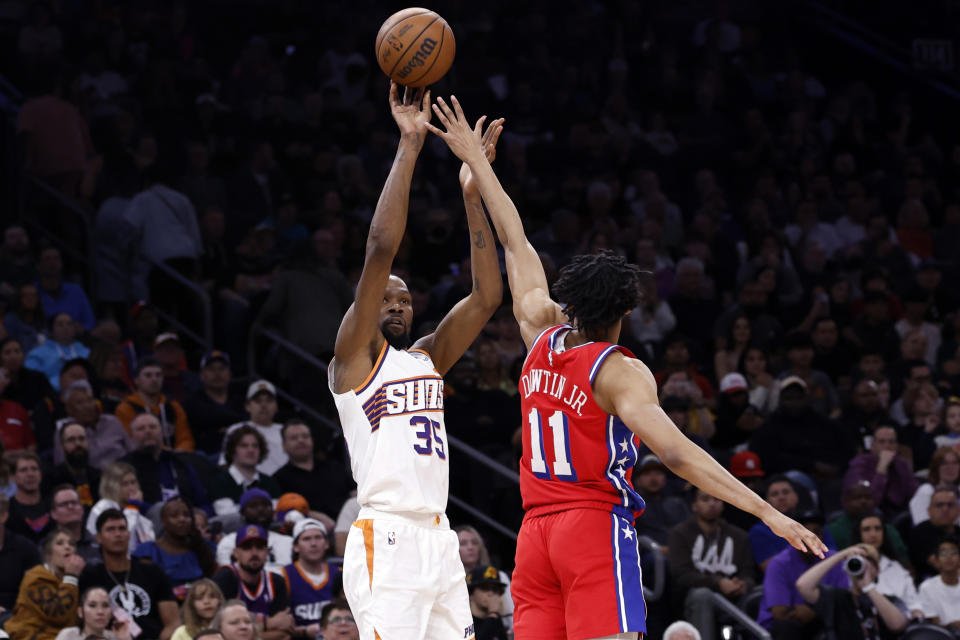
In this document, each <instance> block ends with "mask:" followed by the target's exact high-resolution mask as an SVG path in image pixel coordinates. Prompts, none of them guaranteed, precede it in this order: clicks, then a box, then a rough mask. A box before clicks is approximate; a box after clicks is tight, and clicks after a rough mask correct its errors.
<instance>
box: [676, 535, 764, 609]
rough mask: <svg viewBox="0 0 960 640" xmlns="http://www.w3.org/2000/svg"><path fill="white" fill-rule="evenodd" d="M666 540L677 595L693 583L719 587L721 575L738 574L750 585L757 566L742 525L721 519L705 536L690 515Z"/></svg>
mask: <svg viewBox="0 0 960 640" xmlns="http://www.w3.org/2000/svg"><path fill="white" fill-rule="evenodd" d="M669 540H670V557H669V561H670V576H671V577H672V578H673V584H674V587H675V588H676V589H677V591H678V595H680V597H684V596H685V595H686V593H687V591H689V590H690V589H694V588H696V587H707V588H708V589H713V590H714V591H719V590H720V579H721V578H740V579H741V580H743V581H744V582H746V583H747V589H748V590H749V589H751V588H753V585H754V584H755V574H756V566H755V565H754V563H753V554H752V553H751V552H750V539H749V538H748V537H747V532H746V531H744V530H743V529H739V528H737V527H735V526H733V525H732V524H728V523H727V521H726V520H723V519H720V520H719V522H718V525H717V532H716V534H715V535H714V536H712V537H711V538H709V539H708V538H707V537H706V536H705V535H704V533H703V531H702V530H701V529H700V526H699V525H698V524H697V519H696V517H695V516H693V517H691V518H690V519H689V520H687V521H686V522H682V523H680V524H678V525H677V526H675V527H674V528H673V529H671V530H670V538H669Z"/></svg>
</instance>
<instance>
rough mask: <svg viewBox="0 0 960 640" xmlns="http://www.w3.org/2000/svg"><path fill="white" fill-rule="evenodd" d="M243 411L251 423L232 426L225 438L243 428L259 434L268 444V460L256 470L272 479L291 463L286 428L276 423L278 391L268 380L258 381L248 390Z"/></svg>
mask: <svg viewBox="0 0 960 640" xmlns="http://www.w3.org/2000/svg"><path fill="white" fill-rule="evenodd" d="M244 408H245V409H246V410H247V414H248V415H249V416H250V417H249V419H248V420H246V421H244V422H238V423H236V424H233V425H230V427H228V428H227V433H226V435H227V437H229V436H230V432H231V431H234V430H236V429H239V428H240V427H242V426H243V425H248V426H251V427H253V428H254V429H256V430H257V431H259V432H260V434H261V435H262V436H263V439H264V440H265V441H266V443H267V456H266V457H265V458H264V459H263V460H262V461H261V462H260V464H258V465H257V470H258V471H259V472H260V473H262V474H265V475H268V476H272V475H273V474H275V473H276V472H277V470H278V469H280V467H282V466H283V465H285V464H287V461H288V460H289V458H288V457H287V454H286V452H285V451H284V450H283V425H282V424H280V423H279V422H274V418H275V417H276V415H277V388H276V387H275V386H273V383H271V382H269V381H268V380H257V381H256V382H253V383H251V384H250V386H249V387H248V388H247V403H246V405H244ZM224 462H226V457H225V456H224V455H223V454H221V455H220V464H223V463H224Z"/></svg>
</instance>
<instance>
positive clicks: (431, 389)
mask: <svg viewBox="0 0 960 640" xmlns="http://www.w3.org/2000/svg"><path fill="white" fill-rule="evenodd" d="M385 391H386V400H387V413H388V414H390V415H396V414H398V413H410V412H411V411H424V410H431V409H436V410H440V411H442V410H443V379H442V378H438V377H425V378H413V379H411V380H399V381H397V382H391V383H388V384H387V385H386V390H385Z"/></svg>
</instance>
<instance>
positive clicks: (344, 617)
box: [320, 598, 360, 640]
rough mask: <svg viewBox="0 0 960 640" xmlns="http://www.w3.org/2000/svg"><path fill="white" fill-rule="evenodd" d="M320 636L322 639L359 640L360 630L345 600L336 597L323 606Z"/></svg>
mask: <svg viewBox="0 0 960 640" xmlns="http://www.w3.org/2000/svg"><path fill="white" fill-rule="evenodd" d="M320 636H321V637H322V638H323V640H360V630H359V629H358V628H357V622H356V620H354V619H353V613H351V612H350V605H349V604H347V601H346V600H344V599H342V598H336V599H334V600H331V601H330V602H329V603H328V604H327V605H326V606H325V607H324V608H323V613H322V614H320Z"/></svg>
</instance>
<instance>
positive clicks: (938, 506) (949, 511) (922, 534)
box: [907, 485, 960, 580]
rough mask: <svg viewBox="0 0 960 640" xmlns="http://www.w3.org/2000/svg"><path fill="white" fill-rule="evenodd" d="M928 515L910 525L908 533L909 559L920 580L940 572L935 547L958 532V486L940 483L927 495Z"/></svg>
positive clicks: (959, 509)
mask: <svg viewBox="0 0 960 640" xmlns="http://www.w3.org/2000/svg"><path fill="white" fill-rule="evenodd" d="M927 514H928V515H929V516H930V517H929V519H928V520H926V521H925V522H921V523H920V524H918V525H917V526H915V527H912V528H911V529H910V532H909V536H908V537H907V548H908V549H909V550H910V562H911V563H912V564H913V568H914V569H916V571H917V578H918V579H920V580H922V579H924V578H929V577H930V576H935V575H937V573H938V572H939V563H938V558H937V549H938V547H939V544H940V540H942V539H943V538H944V537H945V536H955V535H957V533H958V529H960V528H958V527H957V524H956V523H957V517H958V515H960V502H958V500H957V489H956V487H953V486H950V485H940V486H939V487H937V488H936V489H934V491H933V495H932V496H931V497H930V506H929V507H927Z"/></svg>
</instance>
